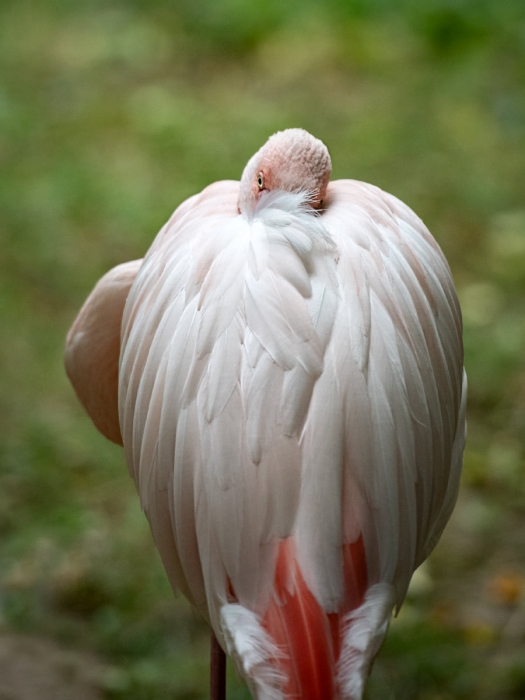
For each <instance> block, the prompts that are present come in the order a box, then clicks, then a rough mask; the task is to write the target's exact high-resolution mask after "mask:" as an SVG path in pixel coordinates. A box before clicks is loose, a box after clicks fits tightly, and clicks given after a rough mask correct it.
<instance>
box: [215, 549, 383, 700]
mask: <svg viewBox="0 0 525 700" xmlns="http://www.w3.org/2000/svg"><path fill="white" fill-rule="evenodd" d="M343 575H344V578H345V597H344V600H343V602H342V605H341V607H340V609H339V610H338V612H336V613H326V612H325V610H324V609H323V608H322V607H321V605H320V604H319V602H318V601H317V599H316V598H315V597H314V595H313V593H312V592H311V591H310V589H309V588H308V586H307V585H306V582H305V580H304V577H303V574H302V572H301V569H300V567H299V565H298V563H297V558H296V552H295V543H294V541H293V538H288V539H287V540H284V541H283V542H281V544H280V546H279V553H278V556H277V563H276V569H275V579H274V589H273V594H272V597H271V600H270V604H269V605H268V608H267V610H266V612H265V614H264V616H263V618H262V619H261V618H260V617H258V616H257V615H256V614H255V613H253V612H251V611H250V610H248V609H247V608H245V607H243V606H242V605H239V604H237V603H233V604H228V605H224V606H223V608H222V609H221V621H222V631H223V634H224V638H225V640H226V644H227V648H228V653H230V654H231V655H232V656H233V658H234V660H235V661H236V663H237V666H238V669H239V671H240V672H241V674H242V675H243V676H245V677H246V679H247V681H248V684H249V686H250V689H251V691H252V693H253V694H254V697H255V698H257V700H286V699H292V698H293V699H294V700H299V699H301V700H330V699H334V698H340V699H341V700H360V699H361V697H362V693H363V689H364V683H365V681H366V677H367V675H368V671H369V669H370V665H371V663H372V661H373V659H374V657H375V655H376V653H377V651H378V650H379V647H380V646H381V643H382V641H383V638H384V635H385V634H386V630H387V628H388V622H389V618H390V614H391V611H392V607H393V605H394V601H395V598H394V591H393V587H392V586H390V584H386V583H380V584H376V585H374V586H371V587H370V588H369V589H368V590H367V585H368V583H367V571H366V559H365V552H364V547H363V542H362V540H361V539H359V540H357V542H355V543H353V544H351V545H345V546H344V548H343Z"/></svg>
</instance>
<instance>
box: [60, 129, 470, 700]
mask: <svg viewBox="0 0 525 700" xmlns="http://www.w3.org/2000/svg"><path fill="white" fill-rule="evenodd" d="M294 132H298V133H294ZM305 133H306V132H300V130H290V131H289V132H283V133H282V134H278V135H276V136H274V137H272V139H273V142H272V139H270V141H269V144H268V145H267V146H266V147H265V148H266V150H265V149H264V148H263V149H261V151H260V152H259V153H258V154H256V156H254V158H252V160H251V161H250V163H249V164H248V166H247V169H246V171H245V175H244V176H243V181H242V182H241V186H240V188H239V184H238V183H234V182H222V183H216V184H215V185H211V186H210V187H208V188H206V189H205V190H204V191H203V193H202V194H201V195H199V196H197V197H193V198H191V199H190V200H188V201H187V202H185V203H184V204H183V205H181V207H179V209H178V210H177V211H176V212H175V214H174V215H173V217H172V218H171V220H170V221H169V222H168V223H167V224H166V226H165V227H164V228H163V229H162V230H161V232H160V233H159V235H158V236H157V239H156V240H155V242H154V244H153V245H152V247H151V249H150V251H149V252H148V254H147V256H146V258H145V259H144V262H143V263H142V265H141V267H140V269H139V271H138V274H137V275H136V278H135V280H134V282H133V285H132V286H131V291H130V292H129V296H128V298H127V301H126V304H125V309H124V312H123V319H122V330H121V353H120V370H119V413H120V425H121V430H122V441H123V444H124V447H125V451H126V458H127V461H128V464H129V467H130V471H131V474H132V476H133V478H134V479H135V483H136V485H137V489H138V492H139V496H140V500H141V504H142V507H143V508H144V510H145V512H146V515H147V517H148V520H149V522H150V525H151V529H152V532H153V536H154V538H155V541H156V544H157V547H158V548H159V551H160V553H161V556H162V558H163V562H164V565H165V567H166V571H167V573H168V576H169V578H170V581H171V582H172V585H173V586H174V588H175V589H179V590H181V591H182V592H183V593H184V594H185V595H186V596H187V597H188V598H189V599H190V600H191V602H192V603H193V604H194V605H195V606H196V607H197V608H198V609H199V610H200V611H201V612H202V613H203V615H205V617H206V618H207V619H208V620H209V621H210V622H211V624H212V626H213V629H214V630H215V633H216V635H217V637H218V639H219V640H220V642H221V644H222V645H223V646H224V647H227V648H228V651H229V653H231V654H232V655H233V656H234V658H235V659H236V661H237V663H238V666H239V669H240V671H241V673H243V674H244V675H245V676H246V677H247V679H248V681H249V683H250V687H251V689H252V692H253V693H254V694H255V695H256V696H257V697H258V698H259V700H263V698H269V699H270V698H271V700H279V699H281V698H285V697H291V696H292V695H294V696H300V697H304V698H312V699H313V698H321V697H323V698H327V697H330V696H332V697H341V698H349V699H357V698H360V697H361V694H362V690H363V687H364V681H365V679H366V675H367V673H368V670H369V667H370V665H371V663H372V660H373V657H374V656H375V654H376V653H377V651H378V649H379V647H380V644H381V641H382V639H383V637H384V634H385V633H386V629H387V627H388V619H389V616H390V614H391V610H392V608H393V607H395V606H398V607H399V605H401V603H402V601H403V598H404V596H405V594H406V590H407V587H408V584H409V581H410V578H411V576H412V573H413V571H414V569H415V568H416V567H417V566H418V565H419V564H420V563H421V562H422V561H423V560H424V559H425V558H426V557H427V556H428V554H429V553H430V551H431V550H432V548H433V547H434V545H435V543H436V542H437V540H438V538H439V536H440V534H441V532H442V530H443V527H444V526H445V524H446V522H447V520H448V518H449V516H450V513H451V511H452V508H453V506H454V503H455V500H456V496H457V490H458V484H459V476H460V471H461V462H462V454H463V446H464V439H465V400H466V382H465V376H464V372H463V350H462V341H461V315H460V310H459V305H458V302H457V299H456V295H455V291H454V286H453V282H452V278H451V274H450V270H449V268H448V265H447V263H446V261H445V259H444V257H443V254H442V252H441V250H440V249H439V247H438V245H437V244H436V242H435V241H434V239H433V238H432V237H431V235H430V234H429V232H428V231H427V229H426V228H425V226H424V225H423V223H422V222H421V221H420V220H419V219H418V218H417V217H416V216H415V215H414V213H413V212H412V211H411V210H410V209H409V208H408V207H406V206H405V205H404V204H402V203H401V202H400V201H399V200H397V199H396V198H395V197H393V196H391V195H388V194H385V193H384V192H382V191H381V190H379V189H378V188H376V187H373V186H371V185H366V184H364V183H359V182H355V181H351V180H342V181H337V182H334V183H331V184H329V185H328V187H326V183H327V182H328V177H326V173H325V172H324V171H323V172H322V173H321V175H320V176H319V179H318V182H319V187H318V188H317V189H315V188H314V189H312V187H311V186H309V188H308V189H307V190H304V189H301V184H302V183H301V180H300V172H299V174H298V176H297V178H298V179H297V178H296V180H293V178H292V176H291V175H292V174H293V173H292V174H290V173H288V174H287V176H286V178H284V181H285V182H286V183H287V184H286V186H287V187H289V189H290V190H293V191H284V190H283V189H281V188H280V186H279V187H276V188H273V187H272V183H275V182H276V181H277V177H276V175H275V173H276V172H281V171H282V170H283V168H286V167H288V169H291V170H294V169H297V170H298V171H300V170H301V167H303V164H304V162H305V158H306V159H307V156H308V154H307V156H304V157H303V155H301V156H300V157H297V158H296V157H295V153H296V151H294V150H293V149H294V148H295V149H299V150H300V149H301V148H303V151H301V153H303V152H304V151H305V148H306V146H305V145H304V144H308V147H307V149H306V150H307V151H308V152H309V153H310V155H311V154H312V153H313V154H316V148H318V146H317V144H319V143H320V142H317V141H316V140H315V139H313V137H310V136H309V135H306V136H307V137H308V139H310V140H311V141H310V140H308V139H306V137H305V136H303V135H304V134H305ZM279 139H280V140H279ZM270 147H273V151H271V152H270V153H269V152H268V149H269V148H270ZM323 148H324V147H323ZM308 149H309V150H308ZM325 150H326V149H325ZM276 153H277V156H276V155H275V154H276ZM291 153H292V154H294V156H293V157H291V156H290V154H291ZM308 157H310V156H308ZM326 157H327V154H326ZM316 158H317V160H316ZM323 158H324V160H323ZM312 162H313V163H314V165H315V164H316V163H321V164H323V163H324V164H326V158H325V156H324V152H323V154H322V155H321V156H318V154H316V155H315V158H313V156H312ZM290 163H291V165H290ZM328 163H329V158H328ZM323 167H324V166H323ZM309 173H310V178H311V177H313V175H312V173H314V174H315V167H314V166H312V167H311V168H310V171H309ZM256 175H258V176H261V175H262V178H260V179H259V190H261V191H260V192H258V191H257V187H256V186H254V177H255V176H256ZM328 176H329V172H328ZM261 179H262V182H263V183H264V184H266V186H264V184H263V187H261V184H260V182H261ZM294 182H296V186H295V187H294V186H292V185H291V184H290V183H292V184H293V183H294ZM252 193H253V194H252ZM321 200H324V202H323V210H322V212H321V213H318V212H317V211H316V210H315V209H313V208H312V206H311V205H313V206H318V205H319V203H320V201H321ZM238 201H239V202H240V204H241V209H242V213H239V211H238V209H237V203H238ZM131 265H134V267H133V270H136V263H132V264H131ZM126 291H127V289H126ZM99 293H100V291H99ZM93 303H94V302H93V299H91V301H90V300H88V302H87V303H86V306H87V307H89V305H90V304H91V307H93ZM98 307H100V303H99V304H98ZM98 307H97V308H98ZM85 314H86V311H85V310H84V315H85ZM101 323H102V320H101ZM92 325H93V326H95V324H92ZM74 335H75V334H74ZM75 337H76V335H75ZM75 337H72V338H70V347H73V344H75V343H76V345H75V347H77V346H78V342H79V341H78V338H77V339H76V340H75ZM82 338H83V342H86V343H87V342H89V343H93V344H96V343H98V342H99V340H98V339H97V338H96V337H95V336H94V335H92V336H91V337H89V338H86V335H85V333H84V336H82ZM68 352H69V360H68V373H69V374H70V376H71V378H72V381H73V383H74V384H75V387H76V388H77V391H78V393H79V395H80V396H81V398H82V395H83V390H82V389H79V388H78V387H77V384H78V383H79V382H82V376H83V374H84V373H85V369H84V368H83V367H80V366H78V363H77V364H76V363H75V357H74V355H75V353H76V355H77V356H78V352H77V351H76V350H74V351H73V350H71V351H68ZM79 377H80V380H79ZM84 393H85V390H84ZM84 403H86V404H87V403H88V402H86V401H85V400H84ZM95 404H96V400H91V402H90V405H95ZM106 405H107V402H106ZM105 410H107V408H106V409H105ZM91 412H92V413H93V411H91ZM94 412H95V413H96V410H95V411H94ZM99 422H100V421H99ZM110 437H111V436H110ZM301 635H302V636H303V637H304V639H305V640H306V641H304V649H303V651H301V649H300V644H299V641H297V639H296V638H295V637H296V636H297V637H298V638H299V637H300V636H301ZM257 640H259V643H260V646H259V647H258V646H257V644H258V642H257ZM303 652H304V653H303ZM299 653H301V654H303V656H304V659H306V661H305V660H304V659H302V660H301V659H299V660H298V654H299Z"/></svg>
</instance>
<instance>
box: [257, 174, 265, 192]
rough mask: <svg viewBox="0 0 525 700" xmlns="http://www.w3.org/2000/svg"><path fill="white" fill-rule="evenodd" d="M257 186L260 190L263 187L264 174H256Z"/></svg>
mask: <svg viewBox="0 0 525 700" xmlns="http://www.w3.org/2000/svg"><path fill="white" fill-rule="evenodd" d="M257 187H258V188H259V189H260V190H262V189H263V188H264V175H263V174H262V173H259V174H258V175H257Z"/></svg>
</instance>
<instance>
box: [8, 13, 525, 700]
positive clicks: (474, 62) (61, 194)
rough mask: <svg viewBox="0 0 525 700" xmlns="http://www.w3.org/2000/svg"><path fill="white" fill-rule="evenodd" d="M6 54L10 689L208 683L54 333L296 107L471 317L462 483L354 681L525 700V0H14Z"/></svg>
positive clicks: (399, 690)
mask: <svg viewBox="0 0 525 700" xmlns="http://www.w3.org/2000/svg"><path fill="white" fill-rule="evenodd" d="M0 66H1V68H0V70H1V75H0V178H1V179H0V212H1V216H0V334H1V343H0V371H1V378H0V422H1V427H0V460H1V461H0V696H1V697H2V698H6V699H7V698H9V699H10V700H13V699H18V698H24V699H25V698H27V699H28V700H32V698H35V699H36V698H38V699H40V700H47V698H48V697H49V698H51V697H52V698H55V699H56V698H64V699H65V700H67V698H71V697H75V698H78V699H84V700H94V699H96V698H99V699H100V698H107V699H113V700H123V699H124V698H126V700H142V699H146V698H147V699H148V700H163V699H168V698H170V699H172V700H198V699H201V698H206V697H207V692H208V691H207V688H208V670H207V668H208V659H207V652H208V636H207V630H206V627H205V625H204V624H203V623H202V622H201V621H200V620H199V618H198V617H197V616H196V615H195V614H194V613H193V612H192V611H191V610H190V609H189V607H188V606H187V605H186V604H185V602H184V601H183V600H181V599H177V600H174V599H173V597H172V595H171V591H170V589H169V587H168V584H167V582H166V579H165V577H164V574H163V572H162V569H161V566H160V563H159V559H158V557H157V555H156V553H155V551H154V549H153V545H152V541H151V538H150V534H149V530H148V528H147V525H146V522H145V519H144V517H143V515H142V513H141V512H140V509H139V506H138V502H137V498H136V495H135V492H134V487H133V484H132V482H131V480H130V478H129V476H128V473H127V469H126V466H125V463H124V458H123V454H122V452H121V450H120V449H119V448H117V447H115V446H113V445H111V444H110V443H108V442H107V441H105V440H104V438H102V437H101V436H100V435H99V434H97V432H96V430H95V429H94V427H93V426H92V424H91V423H90V421H89V419H88V418H87V416H86V415H85V413H84V412H83V409H82V408H81V406H80V405H79V403H78V401H77V399H76V397H75V395H74V393H73V391H72V389H71V387H70V386H69V384H68V382H67V380H66V377H65V375H64V371H63V367H62V352H63V344H64V338H65V334H66V331H67V329H68V327H69V325H70V324H71V322H72V320H73V318H74V316H75V314H76V312H77V310H78V309H79V307H80V305H81V303H82V302H83V300H84V299H85V297H86V295H87V294H88V292H89V291H90V289H91V288H92V286H93V285H94V283H95V281H96V280H97V279H98V278H99V277H100V276H101V275H102V274H103V273H104V272H105V271H106V270H108V269H109V268H110V267H112V266H113V265H115V264H117V263H120V262H123V261H126V260H130V259H134V258H138V257H142V256H143V254H144V252H145V251H146V250H147V248H148V246H149V245H150V243H151V241H152V240H153V237H154V235H155V233H156V232H157V230H158V229H159V228H160V227H161V225H162V224H163V223H164V221H165V220H166V219H167V218H168V217H169V215H170V213H171V212H172V210H173V209H174V208H175V207H176V206H177V205H178V204H179V203H180V202H181V201H183V200H184V199H185V198H186V197H188V196H189V195H191V194H194V193H195V192H197V191H199V190H200V189H201V188H203V187H204V186H205V185H207V184H209V183H210V182H212V181H214V180H217V179H224V178H234V179H238V178H239V176H240V173H241V172H242V168H243V166H244V164H245V163H246V161H247V160H248V158H249V157H250V156H251V155H252V154H253V153H254V152H255V150H256V149H257V148H259V146H260V145H262V143H263V142H264V141H265V140H266V138H267V137H268V136H269V135H270V134H271V133H273V132H274V131H276V130H278V129H282V128H286V127H290V126H302V127H304V128H306V129H307V130H309V131H310V132H312V133H313V134H314V135H316V136H317V137H319V138H321V139H322V140H323V141H324V142H325V143H326V144H327V145H328V147H329V149H330V151H331V154H332V160H333V170H334V177H335V178H339V177H351V178H355V179H360V180H366V181H369V182H373V183H374V184H376V185H379V186H380V187H382V188H383V189H385V190H388V191H390V192H392V193H394V194H395V195H397V196H398V197H400V198H401V199H403V200H404V201H406V202H407V203H408V204H409V205H410V206H411V207H412V208H413V209H415V211H416V212H417V213H418V214H419V215H420V216H421V217H422V218H423V220H424V221H425V222H426V223H427V225H428V226H429V228H430V229H431V231H432V232H433V234H434V236H435V237H436V238H437V239H438V241H439V243H440V244H441V246H442V248H443V249H444V251H445V253H446V255H447V257H448V259H449V261H450V264H451V267H452V270H453V273H454V277H455V280H456V284H457V288H458V292H459V295H460V298H461V301H462V305H463V312H464V322H465V346H466V365H467V370H468V374H469V379H470V400H469V439H468V447H467V451H466V456H465V468H464V477H463V484H462V490H461V494H460V498H459V503H458V506H457V509H456V511H455V514H454V516H453V518H452V521H451V523H450V525H449V527H448V529H447V531H446V533H445V535H444V537H443V539H442V541H441V543H440V544H439V546H438V548H437V549H436V551H435V553H434V555H433V556H432V557H431V558H430V560H429V561H428V562H427V563H426V564H425V565H424V566H423V567H422V568H421V569H420V570H419V571H418V572H417V574H416V576H415V578H414V583H413V586H412V587H411V590H410V593H409V596H408V599H407V602H406V604H405V606H404V608H403V610H402V611H401V614H400V615H399V618H398V619H396V620H395V621H394V622H393V624H392V628H391V632H390V635H389V637H388V641H387V642H386V644H385V646H384V648H383V650H382V652H381V654H380V657H379V659H378V661H377V663H376V666H375V668H374V671H373V674H372V677H371V680H370V683H369V688H368V695H367V697H368V698H370V699H372V698H376V697H377V698H388V699H390V700H397V699H401V698H402V699H403V700H416V699H417V700H452V699H462V700H489V699H490V700H511V699H512V700H518V699H519V698H525V644H524V642H525V551H524V545H525V479H524V475H525V469H524V467H525V463H524V460H525V452H524V447H525V444H524V428H525V362H524V345H525V314H524V300H525V197H524V194H525V3H524V2H523V0H499V1H497V2H496V1H495V0H426V1H425V2H421V0H398V1H397V2H388V0H325V1H324V2H322V3H321V2H315V1H314V0H290V1H288V2H284V1H283V0H264V2H248V1H247V0H178V2H167V1H163V0H129V1H126V0H121V1H120V2H119V1H118V0H100V1H99V0H83V1H82V2H80V1H78V0H14V1H12V0H2V2H1V3H0ZM229 683H230V691H229V697H230V698H232V700H235V699H238V700H240V699H246V698H248V694H247V692H246V689H244V688H243V687H242V686H241V685H240V684H239V683H238V682H237V681H236V679H235V677H234V674H232V673H230V679H229Z"/></svg>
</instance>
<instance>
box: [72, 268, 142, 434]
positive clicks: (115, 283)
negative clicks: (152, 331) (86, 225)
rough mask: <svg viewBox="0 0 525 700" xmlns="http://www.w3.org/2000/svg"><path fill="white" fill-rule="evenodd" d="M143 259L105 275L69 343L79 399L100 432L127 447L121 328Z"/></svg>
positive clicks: (91, 296)
mask: <svg viewBox="0 0 525 700" xmlns="http://www.w3.org/2000/svg"><path fill="white" fill-rule="evenodd" d="M141 264H142V260H132V261H131V262H128V263H124V264H122V265H117V266H116V267H114V268H113V269H112V270H110V271H109V272H108V273H106V274H105V275H104V276H103V277H102V278H101V279H100V280H99V281H98V283H97V284H96V286H95V288H94V289H93V291H92V292H91V294H90V295H89V297H88V298H87V299H86V301H85V303H84V305H83V306H82V308H81V309H80V311H79V313H78V316H77V318H76V319H75V322H74V323H73V325H72V326H71V329H70V330H69V333H68V335H67V339H66V350H65V356H64V363H65V366H66V372H67V375H68V377H69V379H70V381H71V383H72V385H73V387H74V389H75V391H76V393H77V396H78V398H79V399H80V401H81V403H82V404H83V406H84V408H85V409H86V411H87V412H88V414H89V416H90V418H91V420H92V421H93V423H94V424H95V426H96V427H97V428H98V430H100V432H101V433H102V434H103V435H104V436H105V437H107V438H108V439H109V440H111V441H112V442H116V443H117V444H118V445H122V437H121V434H120V426H119V417H118V365H119V356H120V326H121V323H122V314H123V312H124V305H125V303H126V299H127V296H128V293H129V290H130V289H131V285H132V284H133V282H134V280H135V277H136V275H137V272H138V270H139V267H140V265H141Z"/></svg>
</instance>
